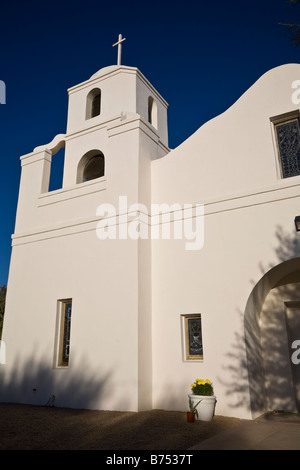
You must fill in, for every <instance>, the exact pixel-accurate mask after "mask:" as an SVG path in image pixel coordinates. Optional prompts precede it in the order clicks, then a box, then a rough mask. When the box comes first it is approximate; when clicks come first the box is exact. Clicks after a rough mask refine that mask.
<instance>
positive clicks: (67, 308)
mask: <svg viewBox="0 0 300 470" xmlns="http://www.w3.org/2000/svg"><path fill="white" fill-rule="evenodd" d="M71 314H72V300H71V299H68V300H60V301H59V311H58V315H59V318H58V320H59V329H58V355H57V366H59V367H68V365H69V358H70V335H71Z"/></svg>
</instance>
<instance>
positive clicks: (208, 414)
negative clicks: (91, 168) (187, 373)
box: [189, 379, 217, 421]
mask: <svg viewBox="0 0 300 470" xmlns="http://www.w3.org/2000/svg"><path fill="white" fill-rule="evenodd" d="M191 391H192V394H190V395H189V399H190V400H191V402H192V406H197V407H198V409H197V414H196V419H198V420H200V421H211V420H212V419H213V416H214V414H215V406H216V401H217V400H216V397H215V395H214V389H213V385H212V382H211V381H210V380H208V379H206V380H203V379H196V380H195V382H194V383H192V385H191ZM197 402H198V403H197ZM196 403H197V404H196Z"/></svg>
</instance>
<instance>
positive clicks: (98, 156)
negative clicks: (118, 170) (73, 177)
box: [77, 150, 105, 183]
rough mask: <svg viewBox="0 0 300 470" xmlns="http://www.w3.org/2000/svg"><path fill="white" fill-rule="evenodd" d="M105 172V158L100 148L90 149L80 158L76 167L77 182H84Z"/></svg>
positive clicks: (99, 176)
mask: <svg viewBox="0 0 300 470" xmlns="http://www.w3.org/2000/svg"><path fill="white" fill-rule="evenodd" d="M104 174H105V158H104V155H103V153H102V152H101V151H100V150H90V151H89V152H87V153H86V154H85V155H83V157H82V158H81V160H80V162H79V164H78V168H77V183H84V182H86V181H91V180H94V179H96V178H101V177H102V176H104Z"/></svg>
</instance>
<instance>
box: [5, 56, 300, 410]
mask: <svg viewBox="0 0 300 470" xmlns="http://www.w3.org/2000/svg"><path fill="white" fill-rule="evenodd" d="M298 79H299V80H300V65H297V64H289V65H284V66H280V67H277V68H275V69H273V70H271V71H269V72H268V73H266V74H264V75H263V76H262V77H261V78H260V79H259V80H258V81H257V82H256V83H255V84H254V85H253V86H252V87H251V88H250V89H249V90H248V91H247V92H246V93H245V94H244V95H243V96H242V97H241V98H240V99H239V100H238V101H237V102H236V103H235V104H234V105H233V106H232V107H231V108H229V109H228V110H227V111H226V112H224V113H223V114H221V115H220V116H218V117H216V118H214V119H212V120H211V121H209V122H207V123H206V124H205V125H203V126H201V127H200V128H199V129H198V131H196V132H195V133H194V134H193V135H192V136H191V137H190V138H188V139H187V140H186V141H185V142H183V143H182V144H181V145H180V146H179V147H177V148H175V149H174V150H170V149H169V147H168V126H167V108H168V105H167V103H166V101H165V100H164V98H163V97H162V96H161V95H160V94H159V93H158V92H157V91H156V90H155V88H154V87H153V86H152V85H151V83H150V82H149V81H148V80H147V79H146V78H145V77H144V75H143V74H142V73H141V72H140V71H139V70H138V69H136V68H134V67H128V66H123V65H116V66H111V67H105V68H103V69H101V70H99V71H98V72H97V73H96V74H94V75H93V76H92V77H91V78H90V79H88V80H87V81H85V82H83V83H80V84H79V85H76V86H74V87H72V88H71V89H69V90H68V95H69V105H68V119H67V127H66V133H65V134H59V135H58V136H56V137H55V138H54V139H53V141H52V142H51V143H49V144H47V145H43V146H40V147H37V148H35V149H34V151H33V152H32V153H30V154H27V155H24V156H22V157H21V166H22V172H21V181H20V190H19V200H18V207H17V214H16V223H15V231H14V234H13V236H12V255H11V264H10V272H9V281H8V290H7V301H6V311H5V320H4V329H3V335H2V340H3V341H4V343H5V347H6V361H5V364H2V365H1V366H0V380H1V391H0V401H6V402H18V403H31V404H37V405H44V404H46V403H47V402H48V401H49V400H54V397H55V405H56V406H63V407H64V406H66V407H73V408H88V409H101V410H121V411H122V410H129V411H139V410H147V409H157V408H160V409H170V410H182V411H185V410H186V409H187V407H188V398H187V397H188V394H189V393H190V385H191V383H192V382H194V380H195V379H196V378H203V379H210V380H211V381H212V382H213V386H214V391H215V395H216V396H217V405H216V414H218V415H224V416H236V417H241V418H247V419H253V418H255V417H256V416H258V415H260V414H262V413H264V412H265V411H267V410H273V409H284V410H286V411H297V410H298V411H299V407H300V364H299V365H298V362H299V361H298V354H297V351H298V349H300V241H299V236H300V234H299V233H298V232H297V230H296V224H295V218H296V217H297V216H298V215H300V130H299V100H298V95H297V89H298V88H297V85H299V84H298V83H297V80H298ZM299 83H300V82H299ZM299 96H300V95H299ZM62 148H64V152H65V154H64V174H63V184H62V188H61V189H57V190H54V191H49V180H50V173H51V163H52V160H53V161H54V159H55V157H56V154H57V153H58V152H59V150H60V149H62ZM156 211H157V212H156ZM296 221H297V219H296ZM299 358H300V353H299Z"/></svg>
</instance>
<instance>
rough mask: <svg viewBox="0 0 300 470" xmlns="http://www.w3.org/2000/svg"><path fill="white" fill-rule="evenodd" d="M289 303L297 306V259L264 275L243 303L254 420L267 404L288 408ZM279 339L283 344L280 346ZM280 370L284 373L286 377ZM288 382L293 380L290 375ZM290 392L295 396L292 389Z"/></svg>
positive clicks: (299, 278) (299, 292) (299, 290)
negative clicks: (273, 381)
mask: <svg viewBox="0 0 300 470" xmlns="http://www.w3.org/2000/svg"><path fill="white" fill-rule="evenodd" d="M290 303H296V304H298V306H299V307H300V258H293V259H291V260H288V261H284V262H283V263H280V264H278V265H277V266H275V267H273V268H271V269H270V270H269V271H268V272H267V273H265V274H264V275H263V276H262V278H261V279H260V280H259V282H258V283H257V284H256V285H255V287H254V288H253V290H252V292H251V294H250V296H249V298H248V301H247V304H246V308H245V315H244V331H245V346H246V354H247V368H248V380H249V392H250V402H251V412H252V417H253V418H256V417H257V416H259V415H261V414H263V413H264V412H266V411H268V406H269V404H270V402H271V403H272V402H273V403H275V402H277V403H278V404H279V403H280V402H281V403H282V404H283V406H284V407H285V406H290V405H289V400H288V399H287V397H286V392H285V391H284V390H286V386H288V385H289V384H288V382H289V380H288V375H289V374H292V371H291V370H288V369H289V368H290V367H291V368H292V364H291V361H290V355H291V350H290V349H289V348H290V346H291V345H290V343H289V342H288V341H289V335H288V329H289V327H288V324H287V323H288V321H287V309H288V307H289V304H290ZM299 314H300V308H299ZM270 315H271V316H270ZM278 315H279V316H281V318H279V316H278ZM270 319H271V320H272V321H270ZM279 324H280V328H281V330H280V331H278V325H279ZM284 326H285V328H284ZM279 338H280V341H281V343H282V344H280V345H279V344H278V340H279ZM285 339H286V341H285ZM299 339H300V337H299ZM284 341H285V342H284ZM287 358H289V363H288V367H287ZM299 367H300V366H299ZM268 370H272V371H273V375H274V377H275V379H276V384H277V387H278V388H277V391H274V390H273V395H274V394H275V393H277V394H278V396H277V397H274V396H273V397H270V396H268V393H269V392H268V391H269V390H270V383H269V382H270V378H269V377H268V375H267V373H268ZM283 370H285V374H287V375H286V376H285V377H283ZM274 377H273V379H274ZM290 380H291V381H293V378H292V375H290ZM290 385H291V384H290ZM292 385H294V384H292ZM293 392H294V393H295V390H293ZM274 398H276V399H274ZM281 409H283V408H281ZM285 411H291V410H287V409H285Z"/></svg>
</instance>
